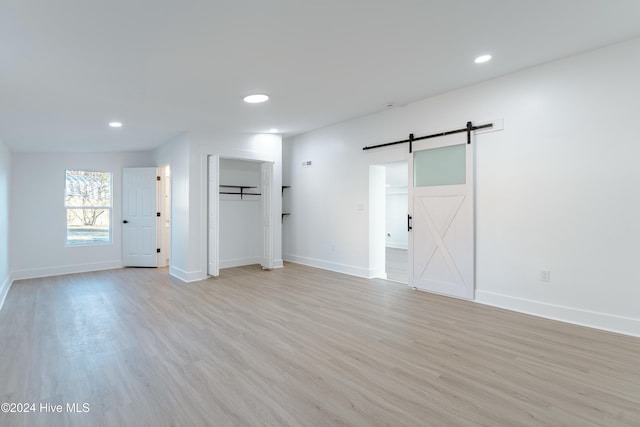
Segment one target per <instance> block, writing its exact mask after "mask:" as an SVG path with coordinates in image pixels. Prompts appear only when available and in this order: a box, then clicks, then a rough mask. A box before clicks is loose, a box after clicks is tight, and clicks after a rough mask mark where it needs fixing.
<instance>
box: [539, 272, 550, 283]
mask: <svg viewBox="0 0 640 427" xmlns="http://www.w3.org/2000/svg"><path fill="white" fill-rule="evenodd" d="M540 281H541V282H550V281H551V271H549V270H540Z"/></svg>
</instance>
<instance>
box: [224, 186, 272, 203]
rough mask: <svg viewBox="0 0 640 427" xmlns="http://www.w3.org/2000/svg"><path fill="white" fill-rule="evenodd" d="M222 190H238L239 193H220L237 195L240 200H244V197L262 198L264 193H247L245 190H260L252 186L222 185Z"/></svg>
mask: <svg viewBox="0 0 640 427" xmlns="http://www.w3.org/2000/svg"><path fill="white" fill-rule="evenodd" d="M220 188H237V189H238V190H240V191H239V192H238V191H233V192H232V191H218V192H219V193H220V194H235V195H239V196H240V200H242V199H243V197H244V196H260V195H262V193H245V191H244V190H247V189H249V188H258V187H253V186H250V185H222V184H220Z"/></svg>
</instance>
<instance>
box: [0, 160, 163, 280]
mask: <svg viewBox="0 0 640 427" xmlns="http://www.w3.org/2000/svg"><path fill="white" fill-rule="evenodd" d="M11 164H12V167H11V203H10V206H11V255H12V256H11V270H12V272H13V278H14V279H23V278H31V277H42V276H52V275H57V274H67V273H74V272H82V271H92V270H100V269H107V268H117V267H120V266H122V240H121V226H120V223H121V219H122V215H121V197H122V180H121V177H122V168H124V167H139V166H140V167H142V166H153V161H152V158H151V156H150V153H147V152H145V153H135V152H122V153H78V154H75V153H74V154H71V153H12V154H11ZM66 169H79V170H96V171H105V172H112V173H113V182H112V187H113V193H112V197H113V211H112V241H111V243H110V244H104V245H89V246H66V245H65V243H66V214H65V208H64V195H65V170H66Z"/></svg>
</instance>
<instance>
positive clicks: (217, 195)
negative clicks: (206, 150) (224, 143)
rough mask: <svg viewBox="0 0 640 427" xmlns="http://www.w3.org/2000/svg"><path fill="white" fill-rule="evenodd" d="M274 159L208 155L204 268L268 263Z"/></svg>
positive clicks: (270, 256) (212, 272) (266, 265)
mask: <svg viewBox="0 0 640 427" xmlns="http://www.w3.org/2000/svg"><path fill="white" fill-rule="evenodd" d="M272 187H273V163H271V162H263V161H256V160H246V159H233V158H222V157H219V156H209V191H208V194H209V215H208V222H209V224H208V228H209V235H208V240H209V243H208V258H209V259H208V274H209V275H211V276H218V275H219V270H220V269H224V268H232V267H240V266H245V265H255V264H258V265H261V266H262V268H265V269H271V268H273V236H272V233H273V209H272Z"/></svg>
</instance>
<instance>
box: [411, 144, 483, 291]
mask: <svg viewBox="0 0 640 427" xmlns="http://www.w3.org/2000/svg"><path fill="white" fill-rule="evenodd" d="M414 147H415V149H414V151H413V153H412V159H411V161H410V162H409V180H410V183H411V184H410V185H409V191H410V194H409V215H410V216H411V217H410V218H411V220H410V224H411V228H412V229H411V230H410V232H409V285H410V286H413V287H416V288H419V289H423V290H426V291H431V292H437V293H441V294H445V295H449V296H454V297H459V298H465V299H473V297H474V288H475V231H474V170H473V163H474V160H473V158H474V157H473V144H467V143H466V135H464V134H462V135H455V136H454V137H448V138H442V139H439V140H438V142H437V143H433V142H431V143H422V146H421V145H419V144H416V145H414Z"/></svg>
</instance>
